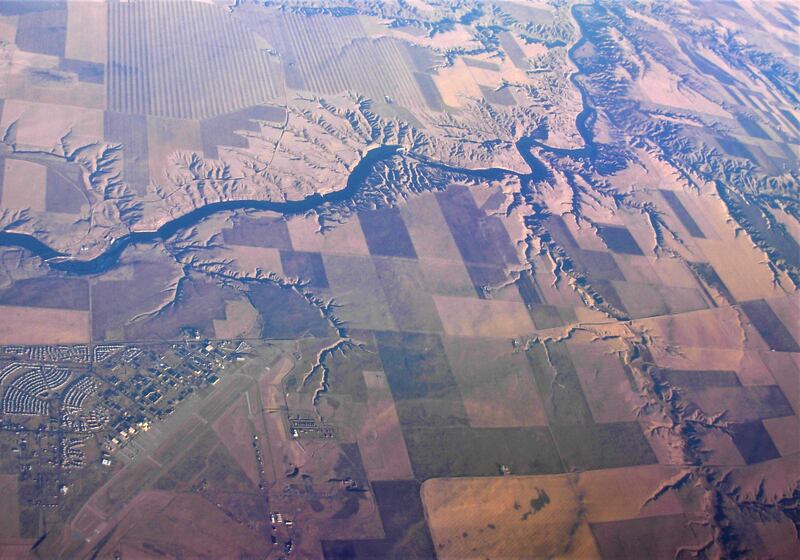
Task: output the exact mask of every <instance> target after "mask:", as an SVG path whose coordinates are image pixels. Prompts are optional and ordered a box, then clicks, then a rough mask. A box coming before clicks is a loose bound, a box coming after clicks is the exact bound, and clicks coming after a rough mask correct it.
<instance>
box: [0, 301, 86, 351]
mask: <svg viewBox="0 0 800 560" xmlns="http://www.w3.org/2000/svg"><path fill="white" fill-rule="evenodd" d="M0 315H2V316H3V322H2V323H0V344H75V343H81V342H89V339H90V326H89V320H90V319H89V313H88V312H86V311H76V310H72V309H45V308H40V307H16V306H9V305H0Z"/></svg>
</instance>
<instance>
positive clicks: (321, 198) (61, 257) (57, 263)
mask: <svg viewBox="0 0 800 560" xmlns="http://www.w3.org/2000/svg"><path fill="white" fill-rule="evenodd" d="M577 7H578V6H573V8H572V11H573V17H574V19H575V21H576V22H577V23H578V25H579V27H580V28H581V38H580V39H579V40H578V41H577V42H576V43H575V44H574V45H573V46H572V47H571V48H570V49H569V51H568V57H569V59H570V60H571V61H572V62H573V64H575V65H576V68H579V66H578V65H577V63H576V61H575V57H574V53H575V51H576V50H577V49H579V48H580V47H581V46H582V45H583V44H584V43H585V42H586V39H585V34H584V29H583V26H582V21H581V18H579V17H578V16H577V13H576V8H577ZM580 74H581V71H580V70H577V71H575V72H573V73H572V74H571V75H570V78H569V79H570V81H571V83H572V84H573V86H574V87H575V88H576V89H577V90H578V91H579V92H580V95H581V101H582V107H583V108H582V110H581V112H580V113H579V114H578V116H577V118H576V119H575V127H576V129H577V131H578V134H580V136H581V138H582V140H583V146H582V147H580V148H572V149H568V148H555V147H552V146H548V145H547V144H545V143H543V142H541V141H540V140H539V139H537V138H535V137H525V138H522V139H520V140H518V141H517V142H516V148H517V150H518V151H519V153H520V155H521V157H522V158H523V159H524V161H525V162H526V164H527V165H528V166H529V167H530V169H531V172H530V173H527V174H524V173H517V172H514V171H511V170H507V169H502V168H485V169H469V168H461V167H453V166H449V165H446V164H443V163H439V162H435V161H432V160H429V159H427V158H422V157H418V156H414V155H413V154H412V155H411V157H414V158H415V159H417V160H419V161H421V162H422V163H424V164H426V165H429V166H431V167H434V168H437V169H441V170H444V171H447V172H452V173H456V174H461V175H466V176H468V177H472V178H477V179H486V180H492V179H498V178H501V177H503V176H506V175H516V176H518V177H519V178H520V179H521V180H523V181H525V182H528V181H531V180H543V179H547V178H548V177H549V176H550V170H549V169H548V168H547V166H546V165H545V164H544V163H542V161H540V160H539V159H538V158H536V157H535V156H534V155H533V153H532V152H531V148H533V147H536V148H539V149H540V150H542V151H544V152H549V153H552V154H554V155H557V156H570V157H589V158H592V157H594V156H595V154H596V151H597V148H596V145H595V143H594V141H593V139H592V136H593V135H592V126H593V124H594V121H595V118H596V112H595V109H594V108H593V107H592V104H591V101H590V100H589V96H588V93H587V92H586V89H585V87H584V85H583V84H582V83H581V82H580ZM400 152H401V147H400V146H396V145H384V146H379V147H376V148H373V149H371V150H369V151H368V152H367V153H366V154H365V156H364V157H363V158H362V159H361V161H359V162H358V164H357V165H356V166H355V167H354V168H353V170H352V171H351V172H350V175H349V176H348V178H347V184H346V185H345V187H344V188H343V189H340V190H337V191H333V192H330V193H327V194H324V195H320V194H318V193H315V194H313V195H310V196H308V197H306V198H304V199H302V200H297V201H287V202H273V201H266V200H231V201H223V202H214V203H211V204H207V205H205V206H202V207H200V208H196V209H194V210H192V211H190V212H188V213H186V214H184V215H182V216H180V217H178V218H176V219H174V220H171V221H169V222H167V223H165V224H164V225H162V226H161V227H159V228H158V229H157V230H155V231H135V232H131V233H129V234H127V235H125V236H123V237H120V238H118V239H116V240H114V241H113V242H112V244H111V245H110V246H109V247H108V248H107V249H106V250H105V251H104V252H103V253H102V254H101V255H98V256H97V257H95V258H93V259H89V260H81V259H77V258H74V257H70V256H67V255H65V254H63V253H60V252H58V251H56V250H55V249H53V248H52V247H50V246H48V245H47V244H45V243H43V242H42V241H40V240H39V239H37V238H36V237H35V236H33V235H31V234H26V233H18V232H8V231H3V232H0V246H7V247H8V246H10V247H19V248H22V249H26V250H27V251H29V252H31V253H33V254H34V255H36V256H38V257H40V258H42V259H43V260H44V261H45V262H46V263H47V264H48V266H49V267H50V268H51V269H54V270H60V271H63V272H67V273H70V274H76V275H92V274H100V273H103V272H105V271H107V270H109V269H111V268H113V267H114V266H115V265H116V264H117V262H119V259H120V256H121V255H122V253H123V252H124V251H125V249H127V248H128V247H129V246H130V245H135V244H137V243H151V242H153V241H164V240H167V239H169V238H171V237H172V236H174V235H175V234H176V233H178V232H179V231H182V230H184V229H186V228H190V227H192V226H194V225H195V224H197V223H199V222H201V221H202V220H204V219H205V218H208V217H209V216H211V215H212V214H216V213H217V212H228V211H231V210H245V209H246V210H269V211H273V212H278V213H281V214H283V215H285V216H292V215H299V214H304V213H306V212H308V211H311V210H314V209H316V208H321V207H323V206H325V205H330V204H336V203H339V202H345V201H347V200H350V199H352V198H354V197H355V196H356V195H357V194H358V192H359V191H360V190H361V189H362V188H363V187H364V184H365V182H366V180H367V178H368V176H369V174H370V173H371V172H372V170H373V169H374V168H375V166H376V165H377V164H378V163H380V162H382V161H385V160H388V159H390V158H392V157H394V156H395V155H397V154H399V153H400Z"/></svg>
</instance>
